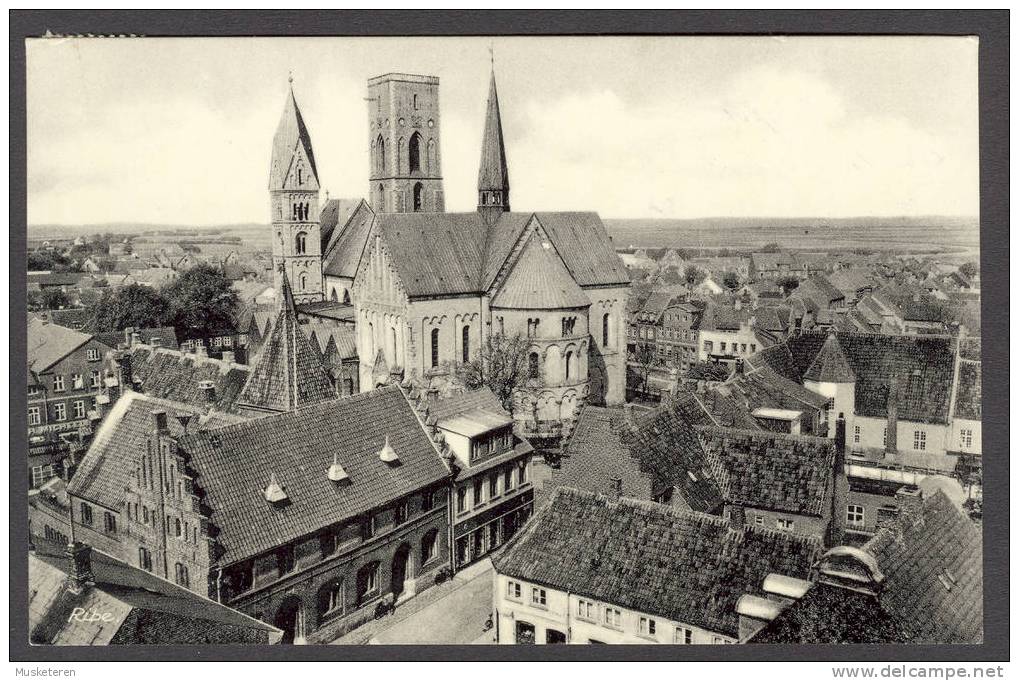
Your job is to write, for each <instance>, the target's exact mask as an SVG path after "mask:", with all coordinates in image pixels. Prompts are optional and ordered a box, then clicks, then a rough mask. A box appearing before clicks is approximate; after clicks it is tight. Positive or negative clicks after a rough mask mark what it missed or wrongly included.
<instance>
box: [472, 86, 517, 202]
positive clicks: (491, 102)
mask: <svg viewBox="0 0 1019 681" xmlns="http://www.w3.org/2000/svg"><path fill="white" fill-rule="evenodd" d="M509 186H510V185H509V170H508V168H507V166H506V145H505V143H504V141H503V138H502V119H501V118H500V116H499V93H498V92H497V91H496V88H495V70H494V69H493V70H492V78H491V81H490V82H489V85H488V108H487V110H486V111H485V132H484V135H483V136H482V138H481V163H480V164H479V166H478V191H479V192H480V191H484V190H492V189H495V190H501V191H503V192H509ZM504 197H505V194H504ZM504 200H505V198H504Z"/></svg>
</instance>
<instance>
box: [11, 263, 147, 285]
mask: <svg viewBox="0 0 1019 681" xmlns="http://www.w3.org/2000/svg"><path fill="white" fill-rule="evenodd" d="M141 266H142V267H145V265H144V264H142V265H141ZM85 276H87V275H85V274H83V273H81V272H29V273H28V274H27V275H26V281H27V282H28V283H29V284H36V285H38V286H77V285H78V282H79V281H80V280H81V279H82V278H83V277H85Z"/></svg>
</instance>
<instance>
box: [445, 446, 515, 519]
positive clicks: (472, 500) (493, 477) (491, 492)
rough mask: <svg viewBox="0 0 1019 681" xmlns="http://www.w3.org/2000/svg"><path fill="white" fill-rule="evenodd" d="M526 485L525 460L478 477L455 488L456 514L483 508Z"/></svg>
mask: <svg viewBox="0 0 1019 681" xmlns="http://www.w3.org/2000/svg"><path fill="white" fill-rule="evenodd" d="M526 483H527V459H523V460H521V461H518V462H517V463H516V464H515V465H512V466H508V467H505V468H503V469H501V470H495V471H492V472H490V473H488V474H487V475H479V476H477V477H475V478H474V479H473V480H472V481H471V482H470V483H465V484H462V485H459V486H458V487H457V488H456V512H457V513H467V512H468V511H470V510H471V509H474V508H479V507H481V506H484V505H486V504H487V503H488V502H489V501H492V500H493V499H497V498H499V497H500V496H502V495H503V494H505V493H507V492H511V491H513V490H514V489H516V488H517V487H520V486H521V485H524V484H526Z"/></svg>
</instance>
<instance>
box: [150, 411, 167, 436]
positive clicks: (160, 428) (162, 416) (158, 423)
mask: <svg viewBox="0 0 1019 681" xmlns="http://www.w3.org/2000/svg"><path fill="white" fill-rule="evenodd" d="M152 425H153V427H154V428H155V429H156V432H157V433H165V432H167V425H166V412H165V411H163V410H162V409H153V410H152Z"/></svg>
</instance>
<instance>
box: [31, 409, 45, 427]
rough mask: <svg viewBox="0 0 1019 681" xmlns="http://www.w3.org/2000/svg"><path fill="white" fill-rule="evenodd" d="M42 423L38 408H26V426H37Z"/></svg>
mask: <svg viewBox="0 0 1019 681" xmlns="http://www.w3.org/2000/svg"><path fill="white" fill-rule="evenodd" d="M40 423H42V411H41V410H40V409H39V407H29V408H28V425H30V426H37V425H39V424H40Z"/></svg>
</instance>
